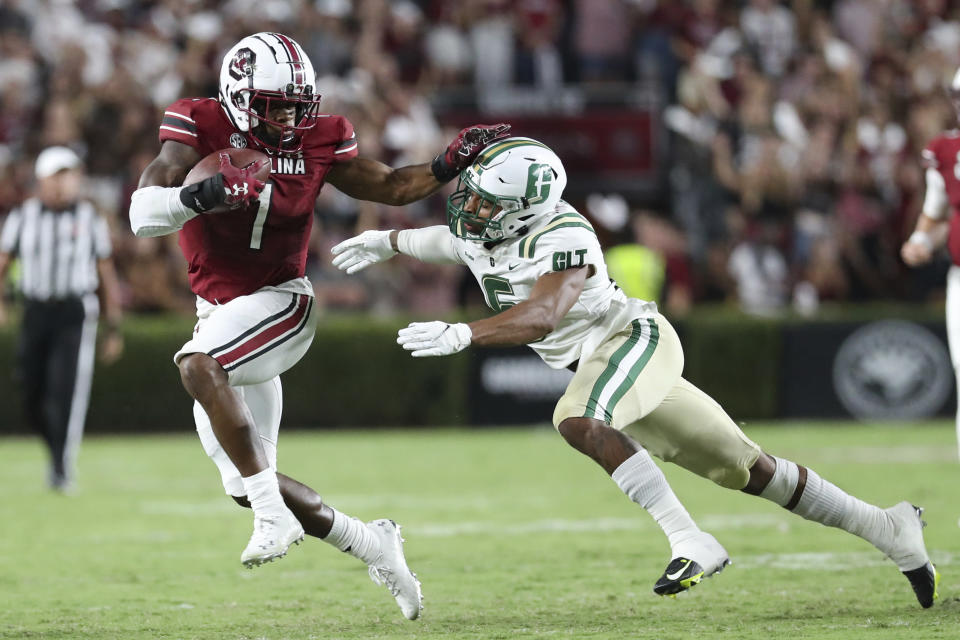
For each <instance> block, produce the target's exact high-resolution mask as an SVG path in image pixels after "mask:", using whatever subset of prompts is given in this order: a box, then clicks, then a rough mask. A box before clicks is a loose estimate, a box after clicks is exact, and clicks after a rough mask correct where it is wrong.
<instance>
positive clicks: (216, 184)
mask: <svg viewBox="0 0 960 640" xmlns="http://www.w3.org/2000/svg"><path fill="white" fill-rule="evenodd" d="M269 163H270V161H269V160H260V161H259V162H251V163H250V164H248V165H247V166H245V167H242V168H241V167H235V166H233V163H232V162H231V161H230V155H229V154H227V153H221V154H220V167H219V172H218V173H216V174H214V175H212V176H210V177H209V178H207V179H205V180H201V181H200V182H197V183H195V184H191V185H189V186H187V187H184V188H183V189H182V190H181V191H180V201H181V202H183V204H185V205H186V206H188V207H190V208H191V209H193V210H194V211H196V212H197V213H208V212H211V211H222V210H224V209H226V210H234V209H239V208H240V207H243V206H246V205H248V204H250V203H252V202H256V201H257V199H259V198H260V192H261V191H263V187H264V186H265V185H266V183H265V182H264V181H263V180H258V179H257V178H256V177H255V176H256V174H257V172H259V171H260V170H261V169H263V168H264V166H266V165H267V164H269Z"/></svg>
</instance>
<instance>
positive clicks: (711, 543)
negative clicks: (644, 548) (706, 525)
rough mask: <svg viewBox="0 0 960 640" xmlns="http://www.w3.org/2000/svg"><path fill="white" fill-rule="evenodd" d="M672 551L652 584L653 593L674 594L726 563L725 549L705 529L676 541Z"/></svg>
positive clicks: (728, 562)
mask: <svg viewBox="0 0 960 640" xmlns="http://www.w3.org/2000/svg"><path fill="white" fill-rule="evenodd" d="M673 552H674V553H675V554H676V557H674V559H673V560H671V561H670V564H668V565H667V568H666V569H665V570H664V572H663V575H662V576H660V579H659V580H657V583H656V584H655V585H653V592H654V593H656V594H657V595H661V596H671V597H673V596H676V594H678V593H680V592H681V591H686V590H687V589H689V588H690V587H692V586H693V585H695V584H699V583H700V581H701V580H703V579H704V578H709V577H710V576H712V575H714V574H715V573H719V572H720V571H723V568H724V567H726V566H727V565H728V564H730V555H729V554H728V553H727V550H726V549H724V548H723V546H722V545H721V544H720V543H719V542H717V539H716V538H714V537H713V536H712V535H710V534H709V533H707V532H706V531H700V532H698V533H697V534H696V535H694V536H692V537H690V538H687V539H686V540H683V541H682V542H680V543H678V544H677V545H676V546H675V547H674V549H673Z"/></svg>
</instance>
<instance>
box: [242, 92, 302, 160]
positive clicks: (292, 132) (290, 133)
mask: <svg viewBox="0 0 960 640" xmlns="http://www.w3.org/2000/svg"><path fill="white" fill-rule="evenodd" d="M287 89H288V90H290V92H289V93H288V92H280V91H265V90H263V89H241V90H240V91H239V92H238V93H240V94H245V95H242V96H239V100H238V101H237V102H235V104H236V105H237V109H238V110H239V111H241V112H243V113H246V114H247V117H249V118H250V129H249V133H250V137H251V138H253V140H254V141H256V142H257V143H258V144H260V145H261V146H264V147H267V148H269V149H273V150H274V151H280V152H287V153H289V152H292V151H299V150H300V149H301V148H302V147H303V134H304V133H305V132H307V131H309V130H310V129H312V128H313V127H314V125H315V124H316V122H317V119H316V116H317V113H318V112H319V110H320V96H315V95H314V94H313V87H312V86H310V85H307V86H306V87H304V88H303V92H302V93H294V92H293V89H294V86H293V85H288V86H287ZM287 105H293V106H294V109H295V113H294V118H293V124H288V123H284V122H279V121H276V120H271V119H270V117H269V115H270V112H271V111H273V110H275V109H277V108H278V107H280V108H282V107H284V106H287ZM267 125H269V126H271V127H274V128H276V129H277V132H276V133H272V132H270V131H268V129H267Z"/></svg>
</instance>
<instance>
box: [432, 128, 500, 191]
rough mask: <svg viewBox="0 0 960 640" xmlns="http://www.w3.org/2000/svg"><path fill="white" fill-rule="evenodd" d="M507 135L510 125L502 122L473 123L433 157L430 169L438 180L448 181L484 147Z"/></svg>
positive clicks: (466, 165)
mask: <svg viewBox="0 0 960 640" xmlns="http://www.w3.org/2000/svg"><path fill="white" fill-rule="evenodd" d="M509 135H510V125H508V124H505V123H503V122H501V123H498V124H475V125H473V126H470V127H467V128H466V129H462V130H461V131H460V134H459V135H458V136H457V137H456V139H455V140H454V141H453V142H451V143H450V144H449V145H447V148H446V150H445V151H444V152H443V153H440V154H438V155H437V157H436V158H434V159H433V164H431V165H430V170H431V171H433V175H434V176H435V177H436V178H437V180H438V181H440V182H450V181H451V180H453V179H454V178H456V177H457V176H458V175H459V174H460V172H461V171H463V170H464V169H466V168H467V167H469V166H470V165H471V164H473V161H474V160H475V159H476V157H477V155H479V154H480V152H481V151H483V149H484V147H486V146H487V145H489V144H490V143H491V142H494V141H495V140H500V139H501V138H506V137H508V136H509Z"/></svg>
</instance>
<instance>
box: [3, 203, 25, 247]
mask: <svg viewBox="0 0 960 640" xmlns="http://www.w3.org/2000/svg"><path fill="white" fill-rule="evenodd" d="M22 224H23V214H22V213H21V212H20V209H14V210H13V211H12V212H11V213H10V215H8V216H7V220H6V222H4V223H3V231H2V232H0V252H3V253H16V251H17V247H19V246H20V227H21V226H22Z"/></svg>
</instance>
